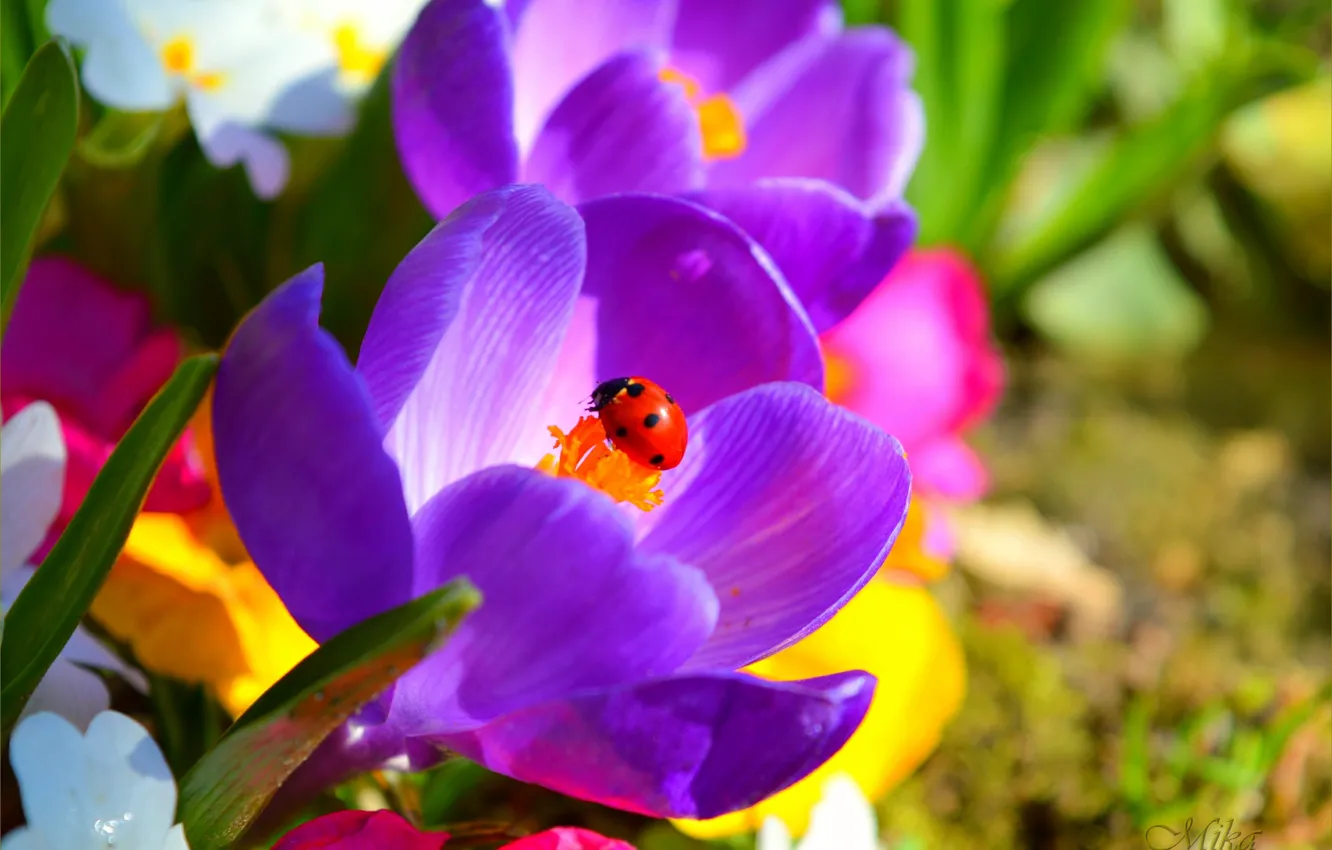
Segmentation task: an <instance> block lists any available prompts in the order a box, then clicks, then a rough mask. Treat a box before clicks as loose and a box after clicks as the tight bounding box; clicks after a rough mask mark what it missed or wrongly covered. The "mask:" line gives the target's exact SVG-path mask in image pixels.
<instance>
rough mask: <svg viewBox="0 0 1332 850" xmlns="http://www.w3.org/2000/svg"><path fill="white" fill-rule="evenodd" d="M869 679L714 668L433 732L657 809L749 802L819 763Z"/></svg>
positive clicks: (506, 768)
mask: <svg viewBox="0 0 1332 850" xmlns="http://www.w3.org/2000/svg"><path fill="white" fill-rule="evenodd" d="M873 692H874V677H873V676H870V675H869V674H866V673H859V672H851V673H842V674H839V675H835V676H825V677H822V678H818V679H809V680H806V681H803V682H783V683H777V682H765V681H763V680H761V679H757V678H753V677H751V676H748V675H746V674H743V673H731V672H720V671H719V672H711V673H698V674H692V675H681V676H675V677H672V678H668V679H658V680H655V681H649V682H638V683H635V684H632V685H626V686H622V687H618V688H610V689H607V690H604V691H592V692H587V693H584V694H580V695H578V696H575V697H571V698H569V699H567V700H564V701H561V702H554V703H544V704H542V705H539V706H534V707H532V708H529V709H524V710H522V711H519V712H515V713H513V714H510V715H507V716H505V717H502V718H500V719H499V720H497V721H495V722H493V723H490V724H488V725H486V726H484V727H482V728H480V729H477V730H476V731H474V732H470V733H465V734H460V735H448V736H443V737H441V738H439V739H438V740H439V741H440V742H441V743H442V744H444V745H445V746H447V747H449V748H451V749H453V750H455V751H456V752H459V753H462V754H463V755H466V756H467V757H468V758H471V759H474V760H477V761H480V762H482V763H483V764H485V765H486V766H487V767H489V768H491V769H492V770H496V771H498V772H500V773H503V774H506V775H508V776H512V777H513V778H515V779H520V780H522V781H524V782H534V783H536V784H538V785H544V786H546V787H547V788H552V789H554V790H556V791H559V792H561V793H564V794H568V795H570V796H573V797H579V798H581V799H586V800H593V801H595V802H599V803H604V804H607V805H611V806H615V807H616V808H621V809H627V810H629V811H636V812H641V813H643V814H648V815H654V816H658V817H663V816H667V817H713V816H716V815H720V814H723V813H725V812H729V811H733V810H735V809H739V808H743V807H745V806H748V805H751V804H753V803H755V802H757V801H759V800H761V799H763V798H764V797H767V796H768V795H770V794H772V793H774V792H776V791H778V790H780V789H782V788H784V787H786V786H787V785H790V784H791V783H792V782H795V781H796V780H798V779H799V778H800V777H802V776H804V775H805V774H806V773H809V772H810V771H811V770H813V769H814V768H815V767H817V766H818V765H820V764H821V763H823V762H824V761H825V760H827V759H828V757H829V756H831V755H832V754H833V753H835V752H837V750H838V748H840V747H841V746H842V744H843V743H845V742H846V739H847V738H848V737H849V736H850V735H851V733H852V732H854V731H855V728H856V726H857V725H858V724H859V723H860V719H861V718H862V717H863V716H864V714H865V711H866V709H867V708H868V707H869V702H870V698H871V695H872V694H873Z"/></svg>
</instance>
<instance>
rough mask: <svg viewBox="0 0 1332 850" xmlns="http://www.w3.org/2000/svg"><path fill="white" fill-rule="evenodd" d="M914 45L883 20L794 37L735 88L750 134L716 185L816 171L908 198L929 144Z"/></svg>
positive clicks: (875, 195)
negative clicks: (820, 38) (816, 39)
mask: <svg viewBox="0 0 1332 850" xmlns="http://www.w3.org/2000/svg"><path fill="white" fill-rule="evenodd" d="M912 63H913V57H912V55H911V51H910V49H909V48H908V47H907V46H906V45H905V44H903V43H902V42H901V41H899V40H898V39H897V37H896V36H894V35H893V34H892V33H891V32H889V31H888V30H886V29H884V28H882V27H861V28H858V29H854V30H848V31H847V32H845V33H843V34H842V35H841V36H839V37H837V38H835V39H831V40H828V41H826V42H822V43H810V42H805V43H801V44H796V45H792V47H791V48H789V49H788V50H787V51H786V52H785V53H783V54H781V55H779V56H777V57H774V58H773V59H772V60H771V61H770V62H768V63H767V64H765V65H764V66H763V67H761V68H759V69H758V70H756V71H755V72H754V73H753V74H751V75H750V76H749V77H748V78H746V79H745V81H744V82H743V83H742V84H741V85H740V87H739V88H737V89H736V91H735V93H734V99H735V102H736V105H737V106H738V108H739V109H740V113H741V114H742V115H744V116H746V125H747V130H748V134H749V138H748V142H749V143H748V146H747V148H746V149H745V153H744V155H743V156H740V157H738V158H737V159H733V160H726V161H723V162H718V163H716V164H715V165H714V166H713V169H712V184H713V185H737V184H744V183H749V182H752V181H754V180H758V179H761V178H763V177H817V178H820V179H823V180H828V181H830V182H833V183H836V184H838V185H839V186H841V187H843V188H844V189H846V190H847V191H849V192H850V193H851V194H853V195H855V196H856V197H858V198H860V199H862V200H867V201H870V202H871V203H874V204H876V205H877V204H879V203H883V202H886V201H888V200H890V199H893V198H898V197H901V194H902V190H903V189H904V188H905V187H906V182H907V179H908V178H909V177H910V176H911V171H912V169H913V168H915V164H916V159H917V158H918V157H919V156H920V149H921V146H922V144H923V143H924V133H925V129H924V114H923V111H922V108H921V103H920V98H919V97H918V96H917V95H916V93H915V92H913V91H912V90H911V88H910V81H911V72H912Z"/></svg>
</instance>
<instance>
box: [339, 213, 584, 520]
mask: <svg viewBox="0 0 1332 850" xmlns="http://www.w3.org/2000/svg"><path fill="white" fill-rule="evenodd" d="M585 244H586V243H585V241H584V235H583V222H582V220H581V219H580V218H579V217H578V214H577V213H576V212H575V211H574V210H573V208H572V207H568V206H565V205H564V204H563V203H561V202H559V201H557V200H555V198H553V197H552V196H551V195H550V193H549V192H547V191H546V190H545V189H543V188H542V187H540V186H507V187H505V188H503V189H498V190H496V191H494V192H489V193H487V194H485V195H479V196H477V197H476V198H474V199H473V200H471V201H468V202H467V203H466V204H464V205H463V206H461V207H459V208H458V210H457V211H456V212H455V213H454V214H453V215H451V216H449V217H448V218H447V219H445V220H444V221H443V222H441V223H440V224H439V226H438V227H436V228H435V229H434V230H433V231H431V233H430V234H429V235H428V236H426V238H425V239H424V240H422V241H421V244H419V245H417V246H416V248H414V249H412V252H411V253H410V254H408V255H407V257H406V259H404V260H403V261H402V263H401V264H400V265H399V266H398V268H397V270H396V271H394V273H393V277H392V278H391V279H390V280H389V282H388V285H387V286H386V287H385V288H384V294H383V295H382V296H381V298H380V301H379V304H378V305H377V306H376V307H375V312H374V315H373V316H372V317H371V320H370V327H369V329H368V330H367V331H366V335H365V341H364V343H363V344H362V347H361V358H360V363H359V364H358V365H357V370H358V371H359V372H360V374H361V375H362V376H363V377H364V378H365V382H366V385H367V386H368V387H369V389H370V394H371V396H372V398H373V399H374V406H375V409H376V411H377V412H378V414H379V420H380V422H381V423H382V424H383V425H384V427H385V428H386V429H387V437H386V440H385V445H386V447H387V449H388V451H389V453H390V454H391V455H392V456H393V457H394V458H395V459H396V460H397V461H398V466H399V468H400V469H401V472H402V480H403V486H404V489H405V492H406V494H407V506H408V509H409V510H410V511H412V512H415V511H416V510H417V509H419V508H420V507H421V505H423V504H425V502H426V501H427V500H428V499H429V498H430V497H431V496H433V495H434V494H435V493H437V492H439V490H440V489H441V488H442V487H444V486H445V485H446V484H448V483H449V482H450V481H456V480H458V479H459V478H461V477H463V476H465V475H467V474H469V473H471V472H475V471H476V470H478V469H481V468H482V467H484V466H488V465H490V464H494V463H503V462H506V461H509V460H512V459H513V457H514V453H515V451H516V447H517V446H519V445H520V444H523V445H526V444H530V443H531V442H532V440H533V438H537V439H539V440H540V441H541V442H543V443H545V444H547V446H548V445H549V443H550V438H549V435H548V434H547V432H546V426H547V425H549V424H550V422H549V421H547V420H545V419H543V415H544V411H543V409H542V408H541V407H540V405H537V404H534V403H533V401H532V400H533V399H534V398H540V397H541V394H542V392H543V391H544V390H545V387H546V384H547V382H548V380H549V378H550V375H551V373H552V372H553V370H554V369H555V357H556V353H557V352H558V351H559V349H560V345H561V343H562V342H563V340H564V338H565V333H566V330H567V328H568V325H569V321H570V317H571V315H572V312H573V307H574V301H575V299H576V298H577V295H578V287H579V285H580V284H581V282H582V278H583V266H584V262H585V256H586V247H585ZM587 392H590V389H589V390H584V391H583V393H580V396H581V395H583V394H585V393H587Z"/></svg>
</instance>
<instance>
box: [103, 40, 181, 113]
mask: <svg viewBox="0 0 1332 850" xmlns="http://www.w3.org/2000/svg"><path fill="white" fill-rule="evenodd" d="M83 86H84V88H86V89H87V90H88V93H89V94H91V95H92V96H93V97H94V98H95V99H97V100H98V101H100V102H102V103H104V104H106V105H107V106H113V107H115V108H116V109H123V110H125V111H127V112H161V111H163V110H166V109H169V108H170V107H171V105H172V104H173V103H174V102H175V100H176V95H175V91H174V90H173V88H172V85H171V80H170V78H168V77H167V73H166V70H165V69H163V67H162V61H161V59H159V58H158V56H157V53H156V52H155V51H154V50H153V49H152V47H150V46H149V45H148V43H147V42H146V41H144V40H143V39H142V37H140V36H138V35H137V34H136V35H133V36H128V37H126V38H123V39H107V40H104V41H95V42H93V44H92V45H91V46H90V47H89V48H88V53H87V55H85V56H84V57H83Z"/></svg>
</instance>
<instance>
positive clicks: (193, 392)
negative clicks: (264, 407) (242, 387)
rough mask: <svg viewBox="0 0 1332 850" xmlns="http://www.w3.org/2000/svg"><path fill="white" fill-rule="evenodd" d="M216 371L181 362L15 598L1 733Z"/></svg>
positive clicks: (80, 609) (210, 361) (90, 590)
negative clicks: (39, 566) (40, 564)
mask: <svg viewBox="0 0 1332 850" xmlns="http://www.w3.org/2000/svg"><path fill="white" fill-rule="evenodd" d="M216 371H217V356H216V355H213V354H204V355H200V356H198V357H191V358H190V359H189V360H186V361H185V362H184V363H182V364H180V367H179V368H177V369H176V373H175V374H174V375H172V377H171V380H170V381H168V382H167V385H166V386H165V387H163V388H162V391H161V392H159V393H158V394H157V396H156V397H155V398H154V399H153V400H152V402H151V403H150V404H149V405H148V407H147V408H146V409H145V410H144V411H143V413H141V414H140V415H139V418H138V419H136V420H135V422H134V424H133V425H132V426H131V427H130V429H129V431H128V432H127V433H126V434H125V437H124V438H123V439H122V440H121V441H120V443H119V445H117V446H116V448H115V451H113V452H112V453H111V457H110V458H109V459H107V462H106V465H105V466H104V467H102V471H101V472H100V473H99V474H98V476H97V478H96V479H95V480H94V481H93V483H92V486H91V487H90V488H88V495H87V496H86V497H85V498H84V500H83V504H82V505H81V506H80V507H79V510H78V513H76V514H74V518H73V519H72V520H70V523H69V527H68V528H66V529H65V531H64V533H63V534H61V535H60V540H59V541H58V542H57V543H56V545H55V548H54V549H52V550H51V554H49V555H47V556H46V560H44V561H43V562H42V568H41V569H39V570H37V572H36V573H35V574H34V575H33V577H32V579H31V580H30V581H29V582H28V584H27V585H26V586H25V587H24V588H23V590H22V592H20V593H19V595H18V598H17V599H15V600H14V605H13V607H12V608H10V609H9V613H8V614H7V615H6V616H5V622H4V641H3V642H2V643H0V683H2V684H0V711H2V714H0V719H2V720H3V734H4V735H5V736H6V737H8V735H9V731H10V729H11V728H12V727H13V725H14V722H15V721H16V720H17V719H18V716H19V713H20V712H21V711H22V710H23V706H24V704H25V703H26V702H27V701H28V697H30V696H31V695H32V692H33V690H34V689H35V688H36V687H37V683H38V682H40V681H41V680H42V676H44V675H45V674H46V670H47V668H49V667H50V666H51V663H52V662H53V661H55V659H56V657H57V656H58V655H59V654H60V651H61V650H62V649H63V648H64V647H65V644H66V643H68V642H69V638H70V635H72V634H74V629H75V628H76V627H77V626H78V624H79V620H80V619H81V618H82V617H83V614H84V612H85V611H87V610H88V606H90V605H92V601H93V597H95V596H96V595H97V591H98V589H99V588H101V586H102V582H103V581H104V580H105V579H106V575H107V573H108V572H110V570H111V565H112V564H113V563H114V562H115V560H116V556H117V555H119V554H120V550H121V548H122V547H123V546H124V545H125V539H126V538H127V537H129V532H130V526H131V525H133V524H134V518H135V517H136V516H137V515H138V513H139V508H140V507H141V506H142V505H143V500H144V498H145V497H146V496H147V494H148V487H149V485H150V484H152V481H153V478H154V477H155V476H156V475H157V468H158V467H159V466H161V464H162V460H163V458H165V457H166V455H167V452H168V451H170V449H171V446H172V445H173V444H174V443H175V442H176V438H177V437H178V436H180V432H181V431H182V430H184V428H185V424H186V423H187V422H189V419H190V417H191V416H192V415H194V411H195V409H196V408H197V407H198V406H199V402H200V400H202V399H203V397H204V393H206V392H207V391H208V385H209V382H210V381H211V380H212V378H213V373H214V372H216Z"/></svg>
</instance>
